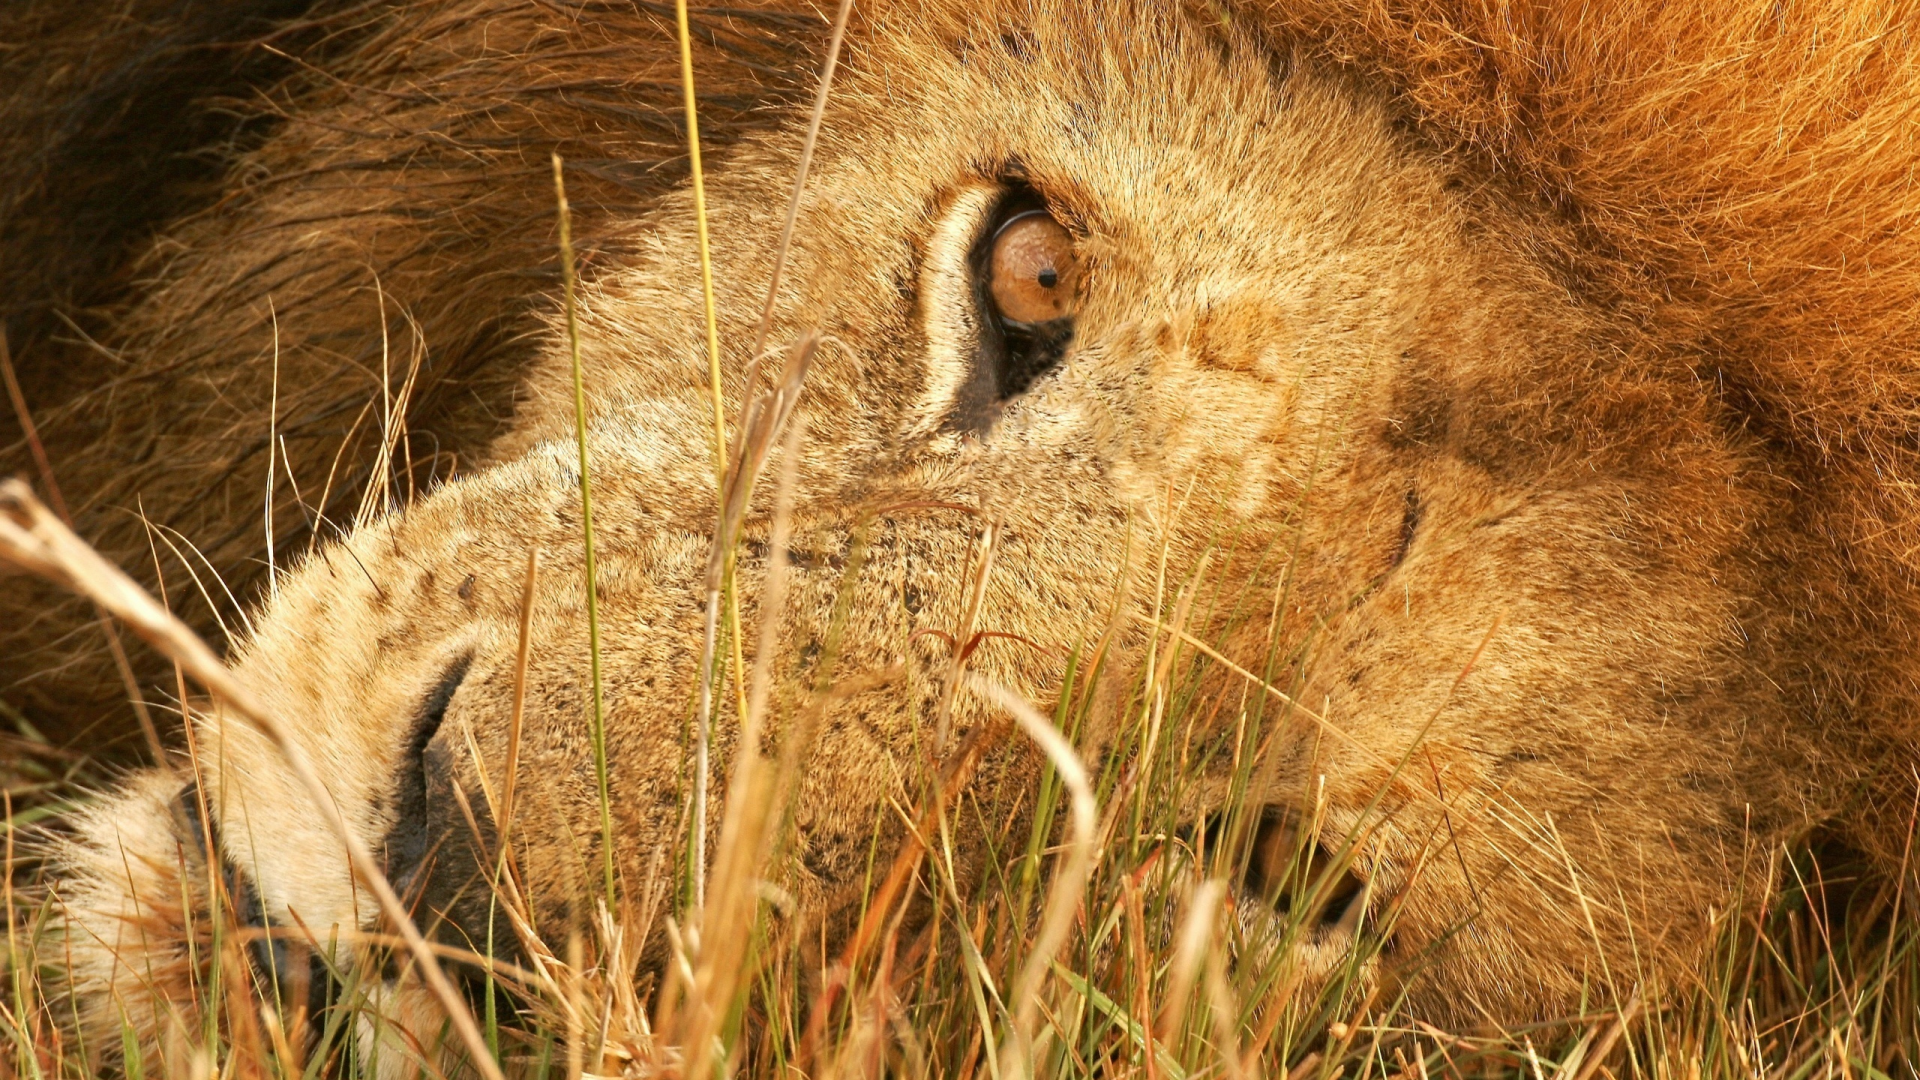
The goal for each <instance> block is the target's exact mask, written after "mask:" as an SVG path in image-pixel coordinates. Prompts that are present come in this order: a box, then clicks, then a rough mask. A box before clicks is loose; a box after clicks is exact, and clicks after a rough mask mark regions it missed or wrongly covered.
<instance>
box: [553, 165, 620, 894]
mask: <svg viewBox="0 0 1920 1080" xmlns="http://www.w3.org/2000/svg"><path fill="white" fill-rule="evenodd" d="M563 172H564V169H563V167H562V164H561V161H560V155H559V153H557V152H556V153H555V154H554V155H553V193H554V197H555V199H557V200H558V202H559V208H560V281H561V287H562V289H563V290H564V293H565V303H566V309H567V310H566V316H567V351H568V353H569V355H570V356H571V357H572V359H573V434H574V442H575V444H576V445H577V446H578V447H579V450H580V534H581V541H582V543H583V544H584V545H585V547H586V574H587V581H586V586H587V664H588V677H589V678H590V679H591V681H592V695H593V700H592V703H591V706H590V708H591V712H590V713H589V717H588V719H589V723H590V724H591V727H590V729H589V736H588V737H589V738H591V739H592V741H593V779H594V783H595V784H596V785H597V787H598V794H599V798H600V855H601V858H600V868H601V874H602V876H603V877H604V878H605V881H604V883H603V884H604V887H605V893H606V904H607V907H608V908H612V907H614V873H613V800H612V798H611V796H610V794H609V792H608V789H607V710H606V700H605V698H604V697H603V696H602V693H601V683H600V579H599V576H598V567H596V566H595V564H594V560H593V481H592V479H591V476H590V473H589V470H588V468H587V465H588V462H587V385H586V378H585V376H584V374H583V373H582V372H581V370H580V321H579V315H578V312H577V311H576V308H575V304H576V301H575V297H574V293H575V281H574V262H573V215H572V213H571V211H570V210H569V209H568V206H567V182H566V177H565V176H564V175H563Z"/></svg>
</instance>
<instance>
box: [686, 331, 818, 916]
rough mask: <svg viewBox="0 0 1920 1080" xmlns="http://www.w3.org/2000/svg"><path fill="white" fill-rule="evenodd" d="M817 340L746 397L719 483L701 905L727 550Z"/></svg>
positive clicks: (703, 672) (703, 753)
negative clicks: (768, 385)
mask: <svg viewBox="0 0 1920 1080" xmlns="http://www.w3.org/2000/svg"><path fill="white" fill-rule="evenodd" d="M819 343H820V339H819V338H818V337H817V336H815V335H813V334H807V335H806V336H804V337H802V338H801V339H800V340H799V341H797V342H795V343H794V345H793V348H792V350H790V351H789V352H788V354H787V367H786V370H785V371H784V372H782V373H781V376H780V381H779V383H777V384H776V385H775V386H774V388H773V390H772V391H771V392H769V393H767V394H765V395H760V396H756V397H751V398H750V399H749V400H748V401H747V403H746V405H745V408H744V410H743V415H742V416H741V422H740V431H741V437H740V441H739V445H738V446H737V447H736V449H735V453H734V459H733V461H732V462H731V465H730V467H729V468H728V469H727V472H726V476H725V479H724V481H723V483H722V484H721V496H720V518H719V522H718V523H717V525H716V526H715V528H714V533H713V547H712V548H711V549H710V550H709V551H708V553H707V577H706V592H707V597H706V600H707V608H706V625H705V627H704V629H703V631H702V648H701V653H700V705H699V712H698V714H697V716H696V717H695V722H694V752H693V756H694V766H693V825H692V829H693V841H692V846H693V875H694V906H695V908H696V909H703V908H705V906H706V876H707V801H708V792H707V788H708V784H709V776H710V775H711V772H712V765H711V763H710V761H709V758H710V755H711V754H712V745H713V677H714V654H715V652H716V650H717V649H718V642H719V633H720V602H721V594H722V593H723V592H724V591H725V588H726V577H727V556H728V553H729V552H731V551H732V550H733V542H734V538H735V537H736V536H738V535H739V530H740V523H741V522H742V521H743V520H744V519H745V518H746V514H747V503H748V500H749V499H750V498H751V497H752V495H753V485H754V482H755V481H756V480H758V479H759V476H760V470H761V469H762V468H764V467H765V466H766V463H767V455H768V454H769V453H771V452H772V450H773V442H774V440H775V439H777V438H778V437H779V435H780V432H781V430H782V429H784V428H785V427H786V424H787V421H788V420H789V419H790V418H791V417H792V416H793V409H794V406H795V405H796V404H798V403H799V401H800V387H801V384H802V383H803V382H805V381H806V377H807V370H808V368H809V367H810V366H811V365H812V363H813V354H814V351H815V349H817V348H818V347H819ZM735 631H736V632H735V635H734V636H735V637H736V638H738V636H739V634H738V627H735Z"/></svg>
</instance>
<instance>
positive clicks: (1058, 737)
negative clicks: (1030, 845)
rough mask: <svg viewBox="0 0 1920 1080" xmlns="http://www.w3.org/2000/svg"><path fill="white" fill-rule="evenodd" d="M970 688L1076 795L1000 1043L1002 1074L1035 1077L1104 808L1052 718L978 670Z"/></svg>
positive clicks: (1072, 793)
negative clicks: (1039, 1043) (1037, 1028)
mask: <svg viewBox="0 0 1920 1080" xmlns="http://www.w3.org/2000/svg"><path fill="white" fill-rule="evenodd" d="M967 688H968V689H969V690H971V691H973V692H974V693H975V694H977V695H979V696H980V697H981V698H983V699H985V700H987V701H989V702H992V703H993V704H995V705H998V706H1000V707H1001V708H1002V709H1005V710H1006V711H1007V712H1009V713H1011V714H1012V715H1013V718H1014V720H1015V721H1017V722H1018V723H1019V725H1020V728H1021V730H1023V731H1025V732H1026V733H1027V737H1028V738H1030V739H1032V740H1033V741H1034V742H1035V743H1038V744H1039V746H1040V749H1041V750H1042V751H1044V752H1045V753H1046V755H1047V758H1048V759H1049V760H1050V761H1052V762H1053V768H1054V771H1055V772H1056V773H1057V774H1058V775H1059V777H1060V780H1061V782H1062V783H1063V784H1065V785H1066V788H1067V792H1068V794H1069V796H1070V797H1071V803H1070V810H1071V814H1072V817H1071V821H1072V824H1073V840H1072V843H1071V846H1070V847H1069V848H1068V849H1067V861H1066V864H1065V865H1064V866H1062V867H1061V868H1060V872H1059V874H1058V875H1057V876H1056V877H1055V878H1054V879H1053V885H1052V887H1051V888H1050V889H1049V890H1048V893H1047V907H1046V915H1045V916H1044V917H1043V918H1042V919H1041V921H1040V933H1039V934H1037V935H1036V936H1035V937H1034V940H1033V950H1032V951H1031V952H1029V953H1028V954H1027V961H1026V963H1025V964H1024V965H1022V966H1021V968H1020V974H1019V976H1018V977H1017V978H1015V980H1014V983H1013V1000H1014V1002H1016V1004H1015V1007H1014V1018H1013V1032H1012V1035H1011V1037H1010V1038H1009V1039H1008V1040H1007V1041H1006V1042H1004V1043H1002V1044H1001V1047H1000V1074H1001V1076H1003V1077H1030V1076H1032V1075H1033V1027H1034V1022H1035V1021H1036V1020H1037V1019H1038V1018H1039V1014H1040V984H1041V981H1042V980H1043V979H1045V978H1046V975H1047V971H1048V970H1049V969H1050V968H1051V967H1052V965H1053V956H1054V954H1055V953H1057V952H1059V951H1060V946H1061V945H1063V944H1065V943H1066V940H1067V934H1068V932H1069V931H1071V930H1072V929H1073V914H1074V912H1075V911H1076V910H1077V909H1078V908H1079V907H1080V903H1081V900H1082V899H1083V898H1084V895H1085V893H1086V888H1087V879H1088V877H1089V876H1091V875H1092V873H1093V859H1094V854H1095V852H1094V842H1093V838H1094V830H1095V829H1096V828H1098V827H1099V822H1100V807H1099V805H1098V804H1097V803H1096V802H1095V801H1094V797H1093V785H1092V783H1090V782H1089V781H1088V779H1087V767H1086V765H1085V764H1084V763H1082V762H1081V760H1080V755H1079V753H1077V752H1076V751H1075V750H1074V748H1073V744H1071V743H1069V742H1068V741H1067V738H1066V736H1064V735H1062V734H1060V729H1059V728H1056V727H1054V726H1053V722H1052V721H1050V720H1048V719H1047V718H1046V717H1044V716H1042V715H1040V713H1039V712H1038V711H1036V710H1035V709H1034V707H1033V706H1032V705H1029V704H1027V703H1026V702H1025V701H1024V700H1022V699H1021V698H1020V697H1019V696H1018V695H1016V694H1014V693H1013V692H1011V691H1009V690H1008V689H1007V688H1006V687H1003V686H1000V685H999V684H997V683H994V682H991V681H989V680H987V679H983V678H981V677H980V676H978V675H975V676H972V677H970V678H969V679H968V680H967Z"/></svg>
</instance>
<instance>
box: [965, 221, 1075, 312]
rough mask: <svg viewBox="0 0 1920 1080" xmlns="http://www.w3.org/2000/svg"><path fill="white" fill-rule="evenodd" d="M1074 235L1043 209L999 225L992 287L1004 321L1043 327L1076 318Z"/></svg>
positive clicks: (992, 262) (996, 235)
mask: <svg viewBox="0 0 1920 1080" xmlns="http://www.w3.org/2000/svg"><path fill="white" fill-rule="evenodd" d="M1078 269H1079V264H1078V263H1077V262H1076V261H1075V259H1074V253H1073V236H1072V234H1070V233H1068V232H1067V230H1066V229H1064V228H1062V227H1061V226H1060V223H1059V222H1057V221H1055V220H1053V218H1052V217H1050V216H1048V215H1047V212H1046V211H1044V210H1030V211H1028V212H1026V213H1024V214H1021V215H1019V216H1018V217H1015V218H1013V219H1011V220H1009V221H1008V222H1007V223H1006V224H1005V225H1002V226H1000V231H999V232H998V233H996V234H994V237H993V253H992V257H991V261H990V262H989V264H988V273H989V278H988V287H989V288H990V289H991V290H992V292H993V303H994V306H995V307H997V308H998V309H999V310H1000V317H1001V318H1003V319H1006V320H1008V321H1010V322H1016V323H1044V322H1051V321H1053V320H1054V319H1064V318H1066V317H1067V316H1068V315H1071V314H1073V299H1074V288H1075V286H1076V285H1077V284H1078V275H1077V274H1076V273H1075V271H1076V270H1078Z"/></svg>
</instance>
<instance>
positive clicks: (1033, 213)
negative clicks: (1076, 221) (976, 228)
mask: <svg viewBox="0 0 1920 1080" xmlns="http://www.w3.org/2000/svg"><path fill="white" fill-rule="evenodd" d="M1030 217H1043V218H1048V219H1050V220H1052V221H1053V223H1054V224H1056V225H1059V224H1060V219H1059V218H1057V217H1054V216H1053V211H1051V210H1048V209H1046V208H1045V207H1036V208H1034V209H1031V210H1022V211H1020V212H1019V213H1017V214H1012V215H1010V216H1008V218H1007V219H1006V220H1005V221H1002V222H1001V223H1000V224H999V225H996V226H994V230H993V235H992V236H989V237H987V243H988V244H992V243H993V242H994V241H995V240H998V239H1000V234H1001V233H1004V232H1006V231H1007V230H1008V229H1009V228H1011V227H1012V226H1013V223H1014V222H1016V221H1025V220H1026V219H1028V218H1030ZM1060 227H1061V228H1063V229H1064V228H1066V226H1065V225H1061V226H1060Z"/></svg>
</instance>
